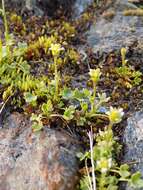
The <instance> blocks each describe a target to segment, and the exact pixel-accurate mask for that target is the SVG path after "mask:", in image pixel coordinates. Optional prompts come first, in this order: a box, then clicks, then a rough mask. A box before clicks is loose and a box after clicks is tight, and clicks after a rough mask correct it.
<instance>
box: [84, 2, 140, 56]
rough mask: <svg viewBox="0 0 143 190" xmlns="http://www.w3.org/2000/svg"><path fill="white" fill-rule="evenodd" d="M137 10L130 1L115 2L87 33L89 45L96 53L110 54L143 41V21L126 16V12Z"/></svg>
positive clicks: (135, 17)
mask: <svg viewBox="0 0 143 190" xmlns="http://www.w3.org/2000/svg"><path fill="white" fill-rule="evenodd" d="M128 9H137V7H136V5H135V4H133V3H129V2H128V0H114V1H112V3H111V4H110V6H108V8H107V9H106V10H104V12H103V13H102V14H100V15H99V16H98V17H97V19H96V22H95V24H93V25H92V26H91V28H90V30H89V31H88V32H87V39H88V43H89V45H90V46H91V47H93V49H94V51H95V52H97V51H101V52H107V53H108V52H110V51H112V50H119V49H120V48H121V47H123V46H125V47H129V46H131V45H132V44H134V43H136V42H137V41H141V40H142V41H143V19H142V17H137V16H124V15H123V12H124V10H128Z"/></svg>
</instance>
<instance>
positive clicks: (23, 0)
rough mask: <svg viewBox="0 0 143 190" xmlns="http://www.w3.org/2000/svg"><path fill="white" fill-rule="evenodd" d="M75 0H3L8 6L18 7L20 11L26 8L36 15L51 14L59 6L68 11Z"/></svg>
mask: <svg viewBox="0 0 143 190" xmlns="http://www.w3.org/2000/svg"><path fill="white" fill-rule="evenodd" d="M74 1H75V0H5V4H6V5H8V7H9V8H11V7H13V8H16V9H19V10H20V11H21V12H23V11H25V10H27V12H28V11H32V12H34V14H35V15H37V16H43V14H47V15H50V16H53V15H54V13H55V12H56V11H57V9H59V7H61V8H62V9H63V10H65V12H66V11H69V9H71V7H72V5H73V3H74Z"/></svg>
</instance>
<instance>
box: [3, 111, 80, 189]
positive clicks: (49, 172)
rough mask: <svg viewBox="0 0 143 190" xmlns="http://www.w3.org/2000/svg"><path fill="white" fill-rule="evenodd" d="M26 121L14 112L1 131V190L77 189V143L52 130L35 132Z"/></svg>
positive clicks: (67, 136) (46, 129)
mask: <svg viewBox="0 0 143 190" xmlns="http://www.w3.org/2000/svg"><path fill="white" fill-rule="evenodd" d="M26 122H27V120H25V118H23V116H22V115H21V114H18V113H13V114H12V115H10V116H9V117H8V118H7V122H6V123H5V124H4V127H3V128H1V129H0V190H67V189H68V190H75V185H76V182H77V179H78V177H77V170H78V161H77V158H76V153H77V151H78V150H79V149H78V146H77V145H76V142H75V140H74V139H72V138H71V137H70V136H69V135H67V134H65V133H63V132H62V133H61V132H59V131H55V130H52V129H49V128H48V127H47V128H45V129H44V131H41V132H39V133H32V132H31V129H30V126H29V125H28V124H25V123H26Z"/></svg>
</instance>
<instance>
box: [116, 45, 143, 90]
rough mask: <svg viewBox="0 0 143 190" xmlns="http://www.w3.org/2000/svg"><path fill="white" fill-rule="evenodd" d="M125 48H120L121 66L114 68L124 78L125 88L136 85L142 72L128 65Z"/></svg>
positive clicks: (139, 81)
mask: <svg viewBox="0 0 143 190" xmlns="http://www.w3.org/2000/svg"><path fill="white" fill-rule="evenodd" d="M126 53H127V50H126V48H122V49H121V58H122V66H121V67H117V68H116V72H117V74H118V75H119V76H120V78H122V79H123V80H124V83H123V84H125V86H126V87H127V88H132V87H133V86H137V85H139V84H140V83H141V81H142V79H141V77H142V73H141V72H140V71H136V70H135V69H134V68H133V67H131V66H128V65H127V63H128V60H127V59H126Z"/></svg>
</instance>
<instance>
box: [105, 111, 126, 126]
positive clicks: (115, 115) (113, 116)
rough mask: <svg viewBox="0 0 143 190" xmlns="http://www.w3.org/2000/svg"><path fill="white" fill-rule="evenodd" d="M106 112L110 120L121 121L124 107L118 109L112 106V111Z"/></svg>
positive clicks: (112, 121) (113, 121)
mask: <svg viewBox="0 0 143 190" xmlns="http://www.w3.org/2000/svg"><path fill="white" fill-rule="evenodd" d="M106 114H107V115H108V117H109V120H110V122H111V123H112V124H114V123H120V122H121V120H122V117H123V115H124V112H123V109H122V108H119V109H117V108H113V107H110V111H108V112H106Z"/></svg>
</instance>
